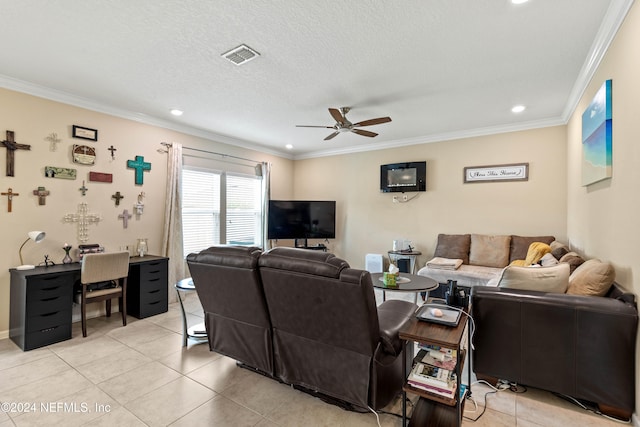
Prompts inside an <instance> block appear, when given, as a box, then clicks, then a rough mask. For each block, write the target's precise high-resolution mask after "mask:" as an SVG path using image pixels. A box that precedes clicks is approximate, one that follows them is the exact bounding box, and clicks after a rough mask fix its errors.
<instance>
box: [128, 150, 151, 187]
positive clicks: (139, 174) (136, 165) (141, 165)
mask: <svg viewBox="0 0 640 427" xmlns="http://www.w3.org/2000/svg"><path fill="white" fill-rule="evenodd" d="M127 167H128V168H132V169H135V170H136V185H142V181H143V172H144V171H150V170H151V163H149V162H145V161H144V156H136V159H135V160H127Z"/></svg>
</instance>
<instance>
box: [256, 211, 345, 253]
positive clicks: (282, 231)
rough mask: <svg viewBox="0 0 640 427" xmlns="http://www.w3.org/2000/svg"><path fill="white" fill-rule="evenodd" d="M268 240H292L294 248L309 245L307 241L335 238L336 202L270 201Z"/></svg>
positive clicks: (318, 247) (321, 246)
mask: <svg viewBox="0 0 640 427" xmlns="http://www.w3.org/2000/svg"><path fill="white" fill-rule="evenodd" d="M267 221H268V224H267V238H269V239H294V242H295V246H296V247H297V248H306V249H324V245H317V246H309V245H308V239H335V237H336V202H335V200H270V201H269V214H268V217H267Z"/></svg>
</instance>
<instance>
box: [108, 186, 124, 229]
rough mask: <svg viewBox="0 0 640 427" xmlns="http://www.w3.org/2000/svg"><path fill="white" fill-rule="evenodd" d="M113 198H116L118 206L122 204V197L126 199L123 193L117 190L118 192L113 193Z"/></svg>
mask: <svg viewBox="0 0 640 427" xmlns="http://www.w3.org/2000/svg"><path fill="white" fill-rule="evenodd" d="M111 198H112V199H116V206H120V199H124V196H123V195H121V194H120V192H119V191H116V194H114V195H112V196H111ZM125 228H127V227H125Z"/></svg>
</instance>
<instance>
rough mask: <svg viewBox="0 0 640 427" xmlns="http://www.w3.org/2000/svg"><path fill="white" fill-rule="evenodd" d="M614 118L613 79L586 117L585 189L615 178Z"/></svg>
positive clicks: (604, 85) (600, 93) (584, 119)
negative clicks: (612, 106)
mask: <svg viewBox="0 0 640 427" xmlns="http://www.w3.org/2000/svg"><path fill="white" fill-rule="evenodd" d="M612 116H613V115H612V112H611V80H606V81H605V82H604V83H603V84H602V86H601V87H600V89H599V90H598V93H596V95H595V96H594V97H593V100H592V101H591V103H590V104H589V106H588V107H587V109H586V110H585V112H584V113H583V114H582V185H583V186H587V185H590V184H593V183H595V182H598V181H602V180H603V179H607V178H611V174H612V169H613V165H612V157H613V155H612V136H613V123H612V120H613V117H612Z"/></svg>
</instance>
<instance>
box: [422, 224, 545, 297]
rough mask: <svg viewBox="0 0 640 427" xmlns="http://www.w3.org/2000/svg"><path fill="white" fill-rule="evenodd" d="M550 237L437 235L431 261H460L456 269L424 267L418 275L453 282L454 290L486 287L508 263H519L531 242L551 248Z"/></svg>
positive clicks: (441, 281)
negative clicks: (435, 259) (439, 259)
mask: <svg viewBox="0 0 640 427" xmlns="http://www.w3.org/2000/svg"><path fill="white" fill-rule="evenodd" d="M554 240H555V237H554V236H517V235H487V234H439V235H438V243H437V246H436V250H435V253H434V255H433V256H434V258H445V259H461V260H462V265H460V266H459V267H458V268H456V269H447V268H435V267H429V266H425V267H423V268H421V269H420V270H419V271H418V274H419V275H422V276H427V277H431V278H432V279H435V280H436V281H438V283H446V282H447V281H448V280H456V281H457V282H458V286H469V287H472V286H479V285H480V286H486V285H487V284H488V283H489V282H490V281H491V279H495V278H496V277H499V276H500V274H501V273H502V270H503V269H504V267H506V266H508V265H509V264H510V263H511V262H512V261H515V260H523V259H525V258H526V256H527V251H528V250H529V246H530V245H531V243H534V242H542V243H546V244H551V243H552V242H553V241H554Z"/></svg>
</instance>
